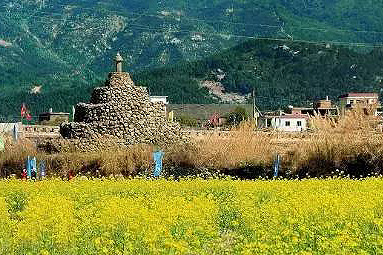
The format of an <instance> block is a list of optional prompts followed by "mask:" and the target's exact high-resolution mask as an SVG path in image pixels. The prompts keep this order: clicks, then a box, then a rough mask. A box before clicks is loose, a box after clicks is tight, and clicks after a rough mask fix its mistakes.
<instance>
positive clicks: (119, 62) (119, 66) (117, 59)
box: [114, 52, 124, 73]
mask: <svg viewBox="0 0 383 255" xmlns="http://www.w3.org/2000/svg"><path fill="white" fill-rule="evenodd" d="M114 61H115V62H116V72H117V73H121V72H122V62H123V61H124V59H123V58H122V57H121V55H120V53H119V52H117V55H116V57H115V58H114Z"/></svg>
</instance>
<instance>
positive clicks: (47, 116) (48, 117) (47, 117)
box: [39, 108, 69, 125]
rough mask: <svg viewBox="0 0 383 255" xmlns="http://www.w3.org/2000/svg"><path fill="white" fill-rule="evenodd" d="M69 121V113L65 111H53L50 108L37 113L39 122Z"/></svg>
mask: <svg viewBox="0 0 383 255" xmlns="http://www.w3.org/2000/svg"><path fill="white" fill-rule="evenodd" d="M67 121H69V113H66V112H53V111H52V108H50V109H49V112H43V113H40V114H39V123H50V124H55V125H58V124H61V123H63V122H67Z"/></svg>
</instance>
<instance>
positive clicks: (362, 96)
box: [339, 93, 380, 116]
mask: <svg viewBox="0 0 383 255" xmlns="http://www.w3.org/2000/svg"><path fill="white" fill-rule="evenodd" d="M339 101H340V112H341V115H345V114H346V113H347V111H349V110H355V109H361V110H363V111H364V112H365V114H367V115H369V114H371V115H375V116H376V115H377V114H378V108H380V104H379V95H378V93H348V94H344V95H341V96H339Z"/></svg>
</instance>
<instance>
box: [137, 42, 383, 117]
mask: <svg viewBox="0 0 383 255" xmlns="http://www.w3.org/2000/svg"><path fill="white" fill-rule="evenodd" d="M135 78H136V79H137V81H138V82H139V83H140V84H142V85H144V86H148V87H150V88H152V91H153V92H154V93H158V94H161V92H162V91H165V93H166V94H167V95H169V96H170V99H171V101H172V102H175V103H181V99H182V100H185V98H189V99H193V101H195V100H194V98H193V93H192V92H190V90H191V89H190V88H193V90H192V91H194V90H195V89H194V88H198V86H199V85H200V84H201V82H203V81H207V80H208V81H214V82H216V83H220V84H222V85H223V86H224V87H225V89H226V91H227V92H237V93H239V94H242V95H243V94H248V93H251V92H252V90H253V89H255V91H256V95H257V98H256V99H257V103H258V104H259V106H260V107H261V108H262V109H264V110H265V109H277V108H280V107H285V106H287V105H296V106H297V105H306V106H308V105H310V103H312V101H313V100H315V99H321V98H324V97H326V96H329V97H330V98H332V99H334V100H335V99H336V98H337V97H338V96H339V95H341V94H343V93H347V92H352V91H355V92H364V91H371V92H372V91H374V92H382V88H383V83H382V81H383V50H382V49H381V48H375V49H374V50H373V51H371V52H369V53H357V52H355V51H353V50H350V49H347V48H344V47H338V46H333V45H330V44H324V45H313V44H307V43H295V42H275V41H268V40H250V41H247V42H245V43H242V44H240V45H238V46H236V47H234V48H232V49H230V50H226V51H224V52H222V53H220V54H216V55H214V56H212V57H209V58H206V59H204V60H200V61H194V62H184V63H180V64H177V65H174V66H172V67H168V68H158V69H155V70H152V71H149V72H143V73H139V74H137V75H135ZM180 84H183V85H180ZM184 84H189V85H188V86H189V89H187V88H185V89H183V88H184ZM179 95H183V96H182V98H180V97H179ZM201 101H202V100H201Z"/></svg>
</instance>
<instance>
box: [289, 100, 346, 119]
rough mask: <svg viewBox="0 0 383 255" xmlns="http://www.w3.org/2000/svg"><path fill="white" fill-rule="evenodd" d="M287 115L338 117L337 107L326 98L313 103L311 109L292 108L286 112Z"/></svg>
mask: <svg viewBox="0 0 383 255" xmlns="http://www.w3.org/2000/svg"><path fill="white" fill-rule="evenodd" d="M287 113H289V114H301V115H307V114H308V115H310V116H327V117H329V116H330V117H335V116H339V110H338V107H336V106H334V105H333V104H332V101H331V100H330V99H329V98H328V97H326V99H322V100H318V101H315V102H314V103H313V107H293V106H291V107H290V108H289V110H288V112H287Z"/></svg>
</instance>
